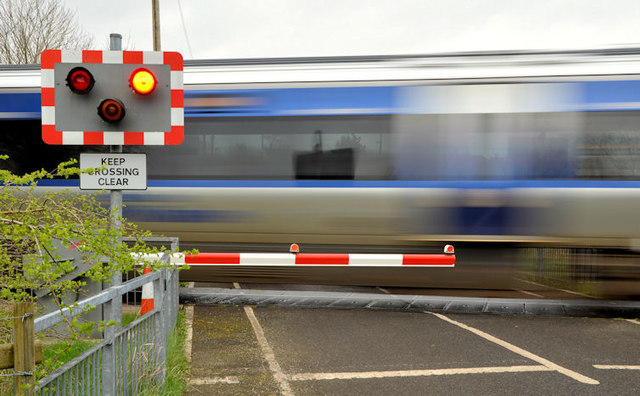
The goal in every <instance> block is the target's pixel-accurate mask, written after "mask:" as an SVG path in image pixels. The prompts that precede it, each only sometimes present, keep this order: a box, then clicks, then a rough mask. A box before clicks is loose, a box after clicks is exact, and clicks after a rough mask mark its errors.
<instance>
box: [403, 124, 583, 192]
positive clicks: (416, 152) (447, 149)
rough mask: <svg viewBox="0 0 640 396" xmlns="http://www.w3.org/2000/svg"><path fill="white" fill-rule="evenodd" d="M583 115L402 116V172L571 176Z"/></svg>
mask: <svg viewBox="0 0 640 396" xmlns="http://www.w3.org/2000/svg"><path fill="white" fill-rule="evenodd" d="M577 119H578V118H577V117H576V114H575V113H507V114H502V113H496V114H422V115H416V114H411V115H399V116H397V117H396V119H395V121H394V129H395V130H394V132H395V133H396V134H397V137H396V138H397V144H398V149H397V150H398V151H397V154H398V155H397V157H396V172H397V177H398V178H400V179H410V180H501V179H559V178H571V177H573V174H574V170H573V169H574V165H573V160H572V158H573V157H574V154H573V152H574V149H573V147H574V145H575V136H576V132H575V131H576V126H577V121H576V120H577Z"/></svg>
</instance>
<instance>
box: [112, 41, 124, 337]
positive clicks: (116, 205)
mask: <svg viewBox="0 0 640 396" xmlns="http://www.w3.org/2000/svg"><path fill="white" fill-rule="evenodd" d="M109 49H110V50H111V51H122V35H120V34H118V33H111V34H110V35H109ZM110 151H111V152H112V153H122V146H120V145H117V146H111V149H110ZM110 198H111V199H110V205H109V206H110V209H111V227H112V229H114V230H121V229H122V222H121V221H120V218H121V217H122V190H111V196H110ZM121 242H122V241H121V240H120V239H118V241H117V243H121ZM111 283H112V285H113V286H120V284H122V273H120V272H116V273H115V274H113V278H112V280H111ZM114 303H115V305H114V307H113V308H114V309H113V311H114V312H113V314H114V318H113V320H115V321H116V322H117V324H116V326H117V327H120V326H121V325H122V299H118V301H114Z"/></svg>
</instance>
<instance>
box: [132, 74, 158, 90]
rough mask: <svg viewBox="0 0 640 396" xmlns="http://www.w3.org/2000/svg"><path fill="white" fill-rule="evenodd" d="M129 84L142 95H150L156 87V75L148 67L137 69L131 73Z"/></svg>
mask: <svg viewBox="0 0 640 396" xmlns="http://www.w3.org/2000/svg"><path fill="white" fill-rule="evenodd" d="M129 85H131V88H132V89H133V90H134V91H136V92H137V93H139V94H140V95H148V94H150V93H151V92H153V90H154V89H156V85H157V81H156V77H155V76H154V75H153V73H151V72H150V71H149V70H147V69H137V70H135V71H134V72H133V73H131V77H130V78H129Z"/></svg>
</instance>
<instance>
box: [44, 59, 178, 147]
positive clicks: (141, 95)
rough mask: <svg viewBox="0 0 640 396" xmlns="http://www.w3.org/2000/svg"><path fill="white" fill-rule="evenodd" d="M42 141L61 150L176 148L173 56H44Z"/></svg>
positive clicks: (175, 91)
mask: <svg viewBox="0 0 640 396" xmlns="http://www.w3.org/2000/svg"><path fill="white" fill-rule="evenodd" d="M40 65H41V72H42V139H43V140H44V142H45V143H47V144H65V145H72V144H75V145H176V144H180V143H182V141H183V140H184V89H183V82H182V73H183V60H182V55H180V54H179V53H178V52H147V51H79V50H78V51H70V50H45V51H44V52H43V53H42V55H41V62H40Z"/></svg>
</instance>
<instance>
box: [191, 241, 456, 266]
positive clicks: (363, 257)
mask: <svg viewBox="0 0 640 396" xmlns="http://www.w3.org/2000/svg"><path fill="white" fill-rule="evenodd" d="M294 251H295V249H294ZM445 252H446V253H444V254H325V253H323V254H315V253H297V254H295V253H293V254H290V253H199V254H194V255H186V256H184V257H183V259H184V263H185V264H188V265H189V266H191V267H198V266H208V265H251V266H350V267H403V266H412V267H454V266H455V263H456V256H455V254H454V250H453V246H451V245H447V246H446V247H445ZM180 261H182V259H181V260H180Z"/></svg>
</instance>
